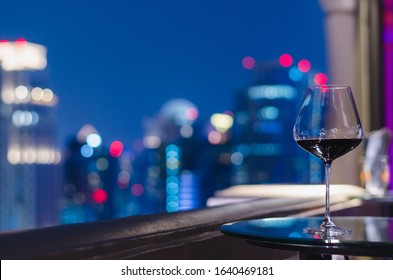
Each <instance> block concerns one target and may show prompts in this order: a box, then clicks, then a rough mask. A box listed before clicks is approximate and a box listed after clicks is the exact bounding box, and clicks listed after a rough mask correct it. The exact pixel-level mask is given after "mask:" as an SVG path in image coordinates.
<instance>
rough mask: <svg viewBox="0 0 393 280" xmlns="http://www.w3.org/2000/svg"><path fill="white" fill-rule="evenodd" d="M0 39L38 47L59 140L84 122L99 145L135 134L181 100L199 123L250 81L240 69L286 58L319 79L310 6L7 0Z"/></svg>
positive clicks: (320, 58)
mask: <svg viewBox="0 0 393 280" xmlns="http://www.w3.org/2000/svg"><path fill="white" fill-rule="evenodd" d="M0 9H1V11H2V15H1V17H0V39H8V40H14V39H17V38H19V37H23V38H25V39H27V40H28V41H31V42H34V43H38V44H43V45H45V46H46V47H47V49H48V68H47V71H48V73H47V85H48V86H49V87H50V88H51V89H52V90H53V91H54V92H55V93H56V94H57V95H58V97H59V105H58V116H59V119H58V122H59V142H60V143H63V142H64V141H65V137H67V136H69V135H72V134H75V133H77V131H78V130H79V129H80V128H81V126H83V125H84V124H86V123H90V124H92V125H93V126H95V127H96V128H97V130H98V132H99V133H100V134H101V135H102V137H103V139H104V142H105V143H109V142H110V141H113V140H120V141H123V142H124V143H125V145H130V144H131V142H132V141H133V140H135V139H137V138H140V137H141V136H142V132H143V130H142V125H141V120H142V118H143V117H144V116H152V115H154V114H155V113H156V112H157V111H158V110H159V109H160V107H161V106H162V105H163V103H165V102H166V101H168V100H170V99H172V98H179V97H181V98H186V99H188V100H190V101H192V102H193V103H194V104H195V105H196V106H197V107H198V109H199V111H200V117H201V118H202V119H203V118H208V116H210V115H211V114H213V113H215V112H223V111H225V110H228V109H231V108H232V103H233V93H234V92H235V91H236V90H238V89H242V88H245V87H247V86H248V85H249V84H250V83H251V82H252V73H250V71H248V70H246V69H244V68H243V67H242V64H241V61H242V59H243V57H245V56H252V57H254V58H255V59H256V60H257V61H264V60H272V59H277V58H278V57H279V55H280V54H282V53H290V54H292V55H293V57H294V59H295V60H300V59H302V58H307V59H309V60H310V61H311V62H312V65H313V66H314V67H316V68H317V69H319V70H321V71H326V66H325V65H326V61H325V60H326V59H325V57H326V55H325V46H324V32H323V12H322V11H321V8H320V6H319V4H318V1H317V0H304V1H291V0H277V1H262V0H247V1H244V0H233V1H229V0H228V1H218V0H210V1H209V0H188V1H186V0H166V1H163V0H162V1H158V0H130V1H119V0H112V1H106V0H98V1H77V0H58V1H50V0H35V1H34V0H32V1H28V0H23V1H21V0H13V1H2V3H1V4H0Z"/></svg>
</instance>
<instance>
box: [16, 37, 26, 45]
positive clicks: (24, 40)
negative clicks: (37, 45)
mask: <svg viewBox="0 0 393 280" xmlns="http://www.w3.org/2000/svg"><path fill="white" fill-rule="evenodd" d="M26 42H27V41H26V39H25V38H19V39H16V41H15V43H16V44H17V45H24V44H26Z"/></svg>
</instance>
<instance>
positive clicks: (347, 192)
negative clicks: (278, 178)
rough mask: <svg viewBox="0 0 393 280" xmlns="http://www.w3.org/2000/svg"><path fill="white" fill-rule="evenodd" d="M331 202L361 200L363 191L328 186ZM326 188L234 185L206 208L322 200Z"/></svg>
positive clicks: (316, 186)
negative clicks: (263, 201)
mask: <svg viewBox="0 0 393 280" xmlns="http://www.w3.org/2000/svg"><path fill="white" fill-rule="evenodd" d="M330 188H331V189H330V198H331V201H335V200H336V199H337V200H338V201H342V200H347V199H350V198H361V197H363V196H364V189H363V188H361V187H358V186H354V185H348V184H332V185H330ZM325 192H326V186H325V185H324V184H306V185H301V184H260V185H236V186H231V187H229V188H227V189H223V190H218V191H216V192H215V193H214V196H213V197H211V198H209V199H208V201H207V206H209V207H211V206H218V205H223V204H231V203H238V202H246V201H249V200H253V199H260V198H269V199H272V198H275V199H279V198H280V199H282V198H292V199H302V198H312V199H324V198H325Z"/></svg>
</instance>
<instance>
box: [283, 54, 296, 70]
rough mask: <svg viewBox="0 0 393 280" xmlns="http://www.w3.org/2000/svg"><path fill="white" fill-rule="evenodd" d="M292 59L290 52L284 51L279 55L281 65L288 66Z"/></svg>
mask: <svg viewBox="0 0 393 280" xmlns="http://www.w3.org/2000/svg"><path fill="white" fill-rule="evenodd" d="M292 62H293V59H292V56H291V55H290V54H287V53H284V54H282V55H281V56H280V64H281V66H283V67H290V66H291V65H292Z"/></svg>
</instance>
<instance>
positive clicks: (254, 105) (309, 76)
mask: <svg viewBox="0 0 393 280" xmlns="http://www.w3.org/2000/svg"><path fill="white" fill-rule="evenodd" d="M249 60H250V58H249V59H248V60H247V61H248V62H247V61H243V64H244V63H245V62H247V63H248V64H246V65H244V66H245V67H246V66H247V65H249ZM253 66H254V65H253ZM253 68H254V67H253ZM255 70H256V77H257V78H256V81H255V83H254V85H252V86H250V87H249V88H248V89H247V90H246V91H244V92H239V93H238V94H237V100H236V106H237V108H236V109H235V123H234V126H233V129H232V133H233V138H232V141H233V146H232V147H233V148H232V154H231V161H232V164H233V172H232V183H233V184H248V183H251V184H259V183H309V182H311V183H320V182H321V181H322V178H323V170H322V169H321V163H320V162H319V160H318V159H317V158H315V157H312V156H310V155H308V153H305V152H304V151H303V150H302V149H300V148H299V147H298V146H297V144H296V142H295V141H294V140H293V135H292V129H293V124H294V123H295V119H296V116H297V114H298V110H299V108H300V103H301V101H302V98H303V92H304V89H305V88H306V86H308V85H310V84H324V83H326V80H327V79H326V76H325V75H324V74H323V73H315V72H313V71H312V69H311V63H310V62H309V61H308V60H306V59H302V60H300V61H299V62H298V63H297V65H295V66H294V65H293V59H292V57H291V56H290V55H288V54H284V55H282V56H281V57H280V59H279V61H277V62H272V63H269V64H262V65H257V66H256V67H255ZM305 170H306V172H305Z"/></svg>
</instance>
